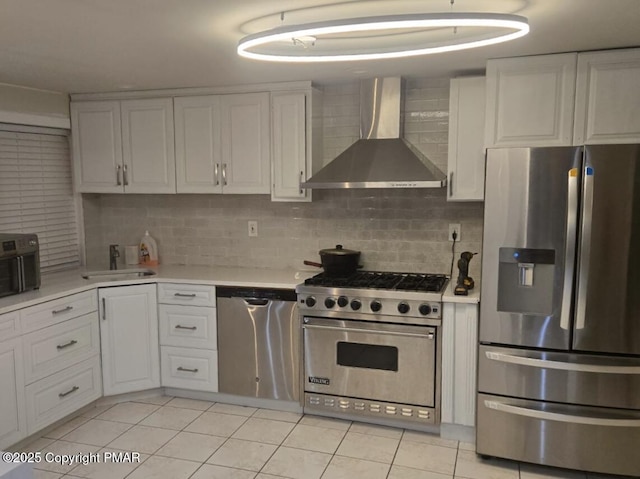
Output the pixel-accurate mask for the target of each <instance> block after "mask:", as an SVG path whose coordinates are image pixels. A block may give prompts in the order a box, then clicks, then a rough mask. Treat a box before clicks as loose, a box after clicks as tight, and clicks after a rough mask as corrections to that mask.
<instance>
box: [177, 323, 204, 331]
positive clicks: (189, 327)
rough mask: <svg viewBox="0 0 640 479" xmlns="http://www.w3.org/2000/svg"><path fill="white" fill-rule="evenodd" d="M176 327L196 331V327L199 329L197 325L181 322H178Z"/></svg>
mask: <svg viewBox="0 0 640 479" xmlns="http://www.w3.org/2000/svg"><path fill="white" fill-rule="evenodd" d="M175 329H188V330H190V331H195V330H196V329H198V327H197V326H182V325H180V324H177V325H176V327H175Z"/></svg>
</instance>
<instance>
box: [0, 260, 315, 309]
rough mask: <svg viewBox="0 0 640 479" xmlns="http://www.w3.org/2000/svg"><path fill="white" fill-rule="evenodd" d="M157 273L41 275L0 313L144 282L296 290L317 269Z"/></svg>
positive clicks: (164, 269)
mask: <svg viewBox="0 0 640 479" xmlns="http://www.w3.org/2000/svg"><path fill="white" fill-rule="evenodd" d="M151 269H153V270H155V271H157V275H155V276H147V277H144V278H135V279H126V280H106V279H104V278H100V279H88V280H87V279H84V278H82V276H81V275H82V273H84V272H85V271H86V270H85V269H76V270H71V271H64V272H59V273H52V274H45V275H42V284H41V286H40V289H37V290H34V291H27V292H24V293H21V294H15V295H13V296H7V297H5V298H0V314H2V313H7V312H10V311H13V310H15V309H20V308H24V307H27V306H31V305H34V304H38V303H42V302H43V301H50V300H52V299H56V298H60V297H63V296H68V295H70V294H74V293H81V292H83V291H87V290H90V289H94V288H96V287H108V286H120V285H130V284H145V283H161V282H165V283H198V284H210V285H212V286H253V287H262V288H285V289H293V288H295V287H296V286H297V285H298V284H300V283H302V282H303V281H304V280H305V279H306V278H309V277H311V276H313V275H314V274H317V273H318V272H317V271H315V270H314V271H295V270H273V269H264V268H222V267H214V266H180V265H166V266H158V267H155V268H151Z"/></svg>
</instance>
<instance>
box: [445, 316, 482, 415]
mask: <svg viewBox="0 0 640 479" xmlns="http://www.w3.org/2000/svg"><path fill="white" fill-rule="evenodd" d="M477 330H478V305H477V304H472V303H470V304H463V303H444V306H443V309H442V422H443V423H446V424H457V425H461V426H471V427H473V425H474V424H475V418H476V362H477V349H478V333H477Z"/></svg>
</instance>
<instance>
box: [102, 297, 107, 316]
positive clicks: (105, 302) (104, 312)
mask: <svg viewBox="0 0 640 479" xmlns="http://www.w3.org/2000/svg"><path fill="white" fill-rule="evenodd" d="M105 319H107V300H106V298H102V320H103V321H104V320H105Z"/></svg>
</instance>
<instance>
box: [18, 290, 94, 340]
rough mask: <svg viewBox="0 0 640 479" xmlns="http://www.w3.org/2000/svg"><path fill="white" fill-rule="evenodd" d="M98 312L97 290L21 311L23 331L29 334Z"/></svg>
mask: <svg viewBox="0 0 640 479" xmlns="http://www.w3.org/2000/svg"><path fill="white" fill-rule="evenodd" d="M97 310H98V299H97V296H96V292H95V290H93V289H92V290H90V291H85V292H84V293H78V294H73V295H71V296H65V297H64V298H60V299H56V300H54V301H47V302H46V303H42V304H38V305H36V306H32V307H30V308H25V309H23V310H22V311H20V319H21V322H22V331H23V332H25V333H28V332H30V331H35V330H36V329H41V328H45V327H47V326H51V325H52V324H57V323H61V322H62V321H66V320H68V319H71V318H77V317H78V316H82V315H83V314H87V313H90V312H92V311H97Z"/></svg>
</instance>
